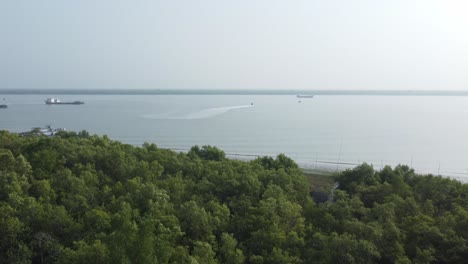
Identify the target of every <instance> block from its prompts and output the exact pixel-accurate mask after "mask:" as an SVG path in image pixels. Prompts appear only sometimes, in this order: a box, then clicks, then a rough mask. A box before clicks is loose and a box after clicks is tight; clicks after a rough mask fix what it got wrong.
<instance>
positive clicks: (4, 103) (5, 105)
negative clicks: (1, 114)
mask: <svg viewBox="0 0 468 264" xmlns="http://www.w3.org/2000/svg"><path fill="white" fill-rule="evenodd" d="M0 108H8V105H7V103H6V101H5V98H3V103H2V104H0Z"/></svg>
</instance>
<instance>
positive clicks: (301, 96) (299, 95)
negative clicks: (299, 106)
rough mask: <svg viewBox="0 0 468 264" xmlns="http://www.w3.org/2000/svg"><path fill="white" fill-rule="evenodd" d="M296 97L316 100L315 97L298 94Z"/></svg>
mask: <svg viewBox="0 0 468 264" xmlns="http://www.w3.org/2000/svg"><path fill="white" fill-rule="evenodd" d="M296 97H297V98H314V96H313V95H302V94H298V95H297V96H296Z"/></svg>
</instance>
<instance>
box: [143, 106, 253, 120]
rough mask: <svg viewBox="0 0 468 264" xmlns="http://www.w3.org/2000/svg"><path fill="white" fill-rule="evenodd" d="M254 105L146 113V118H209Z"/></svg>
mask: <svg viewBox="0 0 468 264" xmlns="http://www.w3.org/2000/svg"><path fill="white" fill-rule="evenodd" d="M250 107H253V105H236V106H224V107H213V108H207V109H203V110H200V111H196V112H193V113H189V114H188V115H185V116H183V115H178V116H171V115H167V114H166V115H144V116H143V117H144V118H150V119H190V120H191V119H207V118H212V117H215V116H219V115H222V114H224V113H227V112H229V111H231V110H236V109H242V108H250Z"/></svg>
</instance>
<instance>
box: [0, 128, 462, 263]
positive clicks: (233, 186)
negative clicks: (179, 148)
mask: <svg viewBox="0 0 468 264" xmlns="http://www.w3.org/2000/svg"><path fill="white" fill-rule="evenodd" d="M335 180H336V181H337V182H338V183H339V187H338V189H336V190H334V191H333V192H330V191H329V190H328V189H323V190H316V189H315V190H314V191H312V187H311V186H310V184H309V183H308V182H307V180H306V178H305V177H304V174H303V173H302V171H301V170H300V169H299V167H298V166H297V164H296V163H295V162H294V161H293V160H292V159H290V158H288V157H286V156H285V155H283V154H281V155H278V156H277V157H276V158H272V157H261V158H258V159H255V160H253V161H250V162H243V161H236V160H229V159H227V158H226V157H225V153H224V152H223V151H221V150H219V149H218V148H216V147H211V146H203V147H201V148H200V147H198V146H194V147H193V148H192V149H191V150H190V151H189V152H188V153H176V152H173V151H170V150H166V149H160V148H158V147H157V146H156V145H154V144H147V143H145V144H144V145H143V146H142V147H133V146H130V145H125V144H121V143H119V142H115V141H112V140H110V139H109V138H108V137H106V136H104V137H99V136H96V135H89V133H88V132H86V131H81V132H79V133H74V132H60V133H58V135H57V136H55V137H51V138H49V137H43V136H29V137H21V136H18V135H15V134H12V133H8V132H5V131H0V252H1V253H0V263H228V264H230V263H232V264H238V263H463V262H464V261H465V260H466V258H467V257H468V229H467V228H466V227H467V226H468V186H467V185H466V184H462V183H460V182H458V181H455V180H451V179H448V178H442V177H435V176H432V175H425V176H423V175H417V174H415V173H414V171H413V170H411V169H410V168H409V167H407V166H397V167H395V168H393V169H392V168H390V167H385V168H384V169H382V170H381V171H376V170H374V169H373V167H372V166H370V165H368V164H362V165H360V166H358V167H356V168H354V169H351V170H347V171H344V172H341V173H338V174H337V175H336V176H335ZM312 196H313V198H314V199H315V200H316V201H317V202H318V203H317V204H316V203H314V202H313V201H312Z"/></svg>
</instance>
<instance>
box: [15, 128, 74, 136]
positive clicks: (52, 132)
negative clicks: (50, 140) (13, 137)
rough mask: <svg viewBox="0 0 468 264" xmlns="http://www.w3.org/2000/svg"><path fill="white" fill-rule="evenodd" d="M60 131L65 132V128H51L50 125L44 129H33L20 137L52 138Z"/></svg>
mask: <svg viewBox="0 0 468 264" xmlns="http://www.w3.org/2000/svg"><path fill="white" fill-rule="evenodd" d="M60 131H66V129H65V128H52V127H51V126H50V125H47V126H45V127H33V128H32V129H31V131H28V132H22V133H20V135H21V136H31V135H42V136H48V137H52V136H55V134H57V133H58V132H60Z"/></svg>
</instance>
